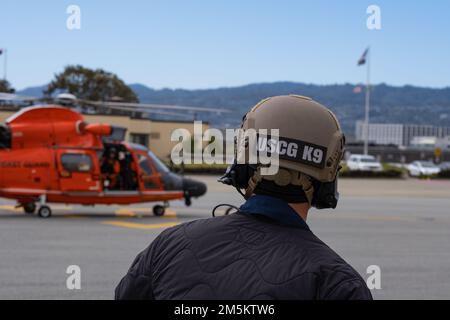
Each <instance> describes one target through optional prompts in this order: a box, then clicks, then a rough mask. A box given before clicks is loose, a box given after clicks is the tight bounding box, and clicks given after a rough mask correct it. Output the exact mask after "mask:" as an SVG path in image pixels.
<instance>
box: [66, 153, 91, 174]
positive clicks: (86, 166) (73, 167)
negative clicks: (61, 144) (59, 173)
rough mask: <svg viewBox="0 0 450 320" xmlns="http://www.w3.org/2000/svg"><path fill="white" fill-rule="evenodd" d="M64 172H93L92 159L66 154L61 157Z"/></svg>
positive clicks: (82, 155) (80, 155)
mask: <svg viewBox="0 0 450 320" xmlns="http://www.w3.org/2000/svg"><path fill="white" fill-rule="evenodd" d="M61 164H62V167H63V168H64V170H67V171H69V172H89V171H91V170H92V159H91V157H90V156H89V155H86V154H79V153H66V154H63V155H62V156H61Z"/></svg>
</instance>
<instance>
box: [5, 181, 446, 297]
mask: <svg viewBox="0 0 450 320" xmlns="http://www.w3.org/2000/svg"><path fill="white" fill-rule="evenodd" d="M195 178H196V179H201V180H203V181H205V182H206V183H207V184H208V193H207V195H206V196H204V197H202V198H200V199H196V200H194V201H193V205H192V207H185V206H184V203H183V202H181V201H175V202H172V203H171V207H170V208H169V209H168V211H167V214H166V215H165V216H164V217H154V216H153V215H152V213H151V208H152V206H153V204H151V203H149V204H143V205H132V206H98V207H83V206H78V205H70V206H64V205H56V204H55V205H52V208H53V211H54V215H53V216H52V217H51V218H50V219H41V218H38V217H37V216H30V215H25V214H24V213H22V211H21V210H19V209H15V208H14V202H12V201H8V200H0V299H112V298H113V296H114V288H115V286H116V285H117V283H118V282H119V280H120V279H121V277H122V276H123V275H124V274H125V273H126V271H127V269H128V268H129V266H130V265H131V262H132V261H133V259H134V257H135V256H136V255H137V253H138V252H140V251H141V250H143V249H144V248H145V247H146V246H148V244H149V243H150V242H151V241H152V240H153V239H154V238H155V237H156V236H157V235H158V234H159V233H160V232H161V231H162V230H164V229H165V228H168V227H171V226H173V225H176V224H179V223H182V222H185V221H190V220H194V219H202V218H209V217H210V216H211V209H212V208H213V207H214V206H215V205H217V204H219V203H230V204H233V205H239V204H241V203H242V202H243V201H242V199H241V197H240V195H238V194H237V193H236V192H235V191H234V190H233V189H232V188H231V187H227V186H223V185H221V184H219V183H217V182H216V177H212V176H198V177H195ZM340 191H341V199H340V202H339V205H338V208H337V210H324V211H318V210H312V211H311V212H310V214H309V217H308V221H307V222H308V224H309V225H310V227H311V229H312V231H313V232H314V233H315V234H316V235H317V236H319V238H321V239H322V240H323V241H325V242H326V243H327V244H328V245H329V246H330V247H331V248H333V249H334V250H335V251H336V252H338V253H339V254H340V255H341V256H342V257H343V258H344V259H345V260H346V261H348V262H349V263H350V264H352V265H353V266H354V267H355V269H356V270H357V271H358V272H360V274H361V275H362V276H363V277H364V278H365V279H366V278H367V277H368V276H369V275H368V274H367V273H366V270H367V268H368V267H369V266H371V265H377V266H379V267H380V269H381V289H380V290H373V291H372V293H373V295H374V297H375V298H376V299H450V181H443V180H442V181H441V180H432V181H427V180H416V179H408V180H376V179H372V180H367V179H341V180H340ZM70 265H78V266H79V267H80V268H81V289H80V290H69V289H67V286H66V280H67V278H68V277H69V275H68V274H67V273H66V270H67V267H68V266H70Z"/></svg>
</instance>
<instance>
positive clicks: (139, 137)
mask: <svg viewBox="0 0 450 320" xmlns="http://www.w3.org/2000/svg"><path fill="white" fill-rule="evenodd" d="M130 142H132V143H137V144H140V145H143V146H145V147H148V134H143V133H130Z"/></svg>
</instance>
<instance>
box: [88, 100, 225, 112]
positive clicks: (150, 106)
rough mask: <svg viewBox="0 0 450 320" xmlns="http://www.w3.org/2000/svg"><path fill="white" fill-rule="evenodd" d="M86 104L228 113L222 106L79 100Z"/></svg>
mask: <svg viewBox="0 0 450 320" xmlns="http://www.w3.org/2000/svg"><path fill="white" fill-rule="evenodd" d="M80 101H82V102H84V103H86V104H90V105H97V106H105V107H128V108H141V109H167V110H179V111H196V112H215V113H229V112H231V111H230V110H228V109H223V108H217V109H216V108H201V107H187V106H178V105H164V104H149V103H128V102H97V101H88V100H80Z"/></svg>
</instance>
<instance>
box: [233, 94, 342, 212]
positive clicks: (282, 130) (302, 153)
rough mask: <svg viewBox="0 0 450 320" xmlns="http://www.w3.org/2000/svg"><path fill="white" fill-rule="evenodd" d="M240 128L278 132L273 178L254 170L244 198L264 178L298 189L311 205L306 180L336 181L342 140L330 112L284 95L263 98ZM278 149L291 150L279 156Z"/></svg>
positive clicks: (311, 192) (309, 183) (322, 107)
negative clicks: (276, 156) (275, 165)
mask: <svg viewBox="0 0 450 320" xmlns="http://www.w3.org/2000/svg"><path fill="white" fill-rule="evenodd" d="M241 128H242V129H244V130H247V129H255V130H256V131H257V132H258V130H260V129H267V131H268V132H269V133H270V130H271V129H278V130H279V146H278V153H279V154H280V157H279V167H280V169H279V171H278V173H277V174H275V175H274V176H261V175H260V171H259V170H257V171H256V172H255V174H254V175H253V176H252V177H251V178H250V179H249V183H248V188H247V189H246V195H247V196H250V195H251V193H253V191H254V189H255V188H256V186H257V184H258V183H259V182H260V181H261V179H266V180H272V181H274V182H275V183H276V184H277V185H281V186H283V185H288V184H293V185H299V186H302V188H303V190H304V192H305V194H306V196H307V198H308V202H309V203H310V204H311V200H312V197H313V192H314V189H313V184H312V183H311V179H310V178H309V177H312V178H314V179H315V180H317V181H319V182H322V183H327V182H332V181H335V180H336V175H337V171H338V167H339V163H340V161H341V159H342V157H343V152H344V144H345V137H344V134H343V133H342V131H341V127H340V125H339V122H338V120H337V118H336V116H335V115H334V114H333V112H331V111H330V110H329V109H328V108H326V107H324V106H323V105H321V104H319V103H317V102H315V101H313V100H312V99H311V98H307V97H303V96H299V95H287V96H275V97H271V98H268V99H265V100H263V101H261V102H259V103H258V104H257V105H256V106H254V107H253V108H252V109H251V110H250V111H249V112H248V113H247V115H246V116H245V117H244V120H243V123H242V126H241ZM258 143H259V142H258ZM280 146H284V149H286V147H287V146H293V148H291V149H292V150H291V152H287V153H286V152H285V153H284V154H282V153H283V152H280V148H279V147H280ZM305 175H306V176H305Z"/></svg>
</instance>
